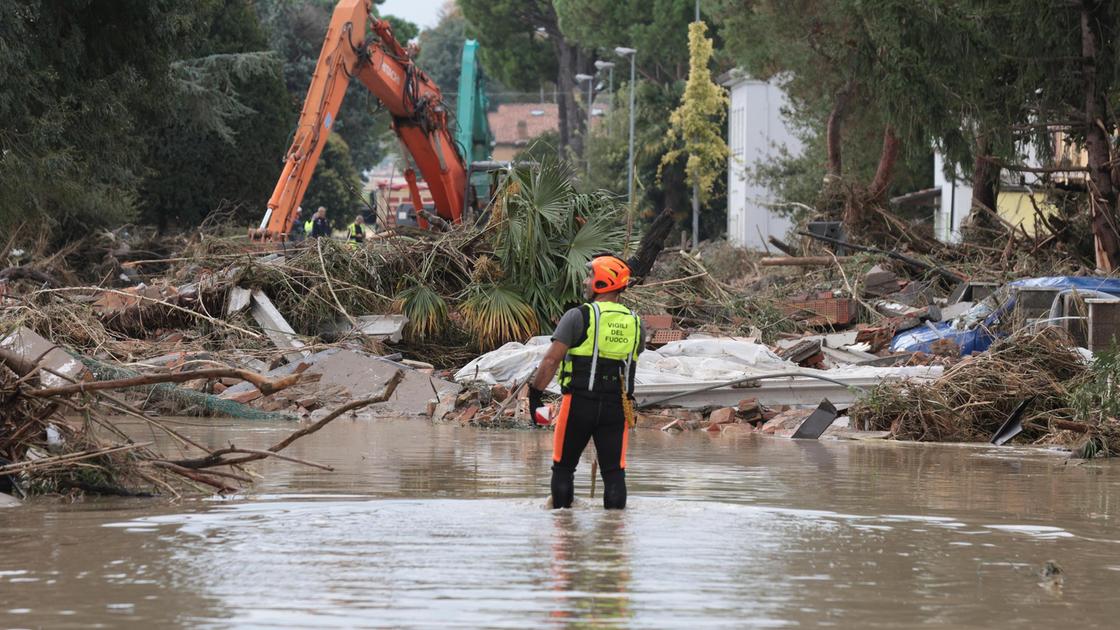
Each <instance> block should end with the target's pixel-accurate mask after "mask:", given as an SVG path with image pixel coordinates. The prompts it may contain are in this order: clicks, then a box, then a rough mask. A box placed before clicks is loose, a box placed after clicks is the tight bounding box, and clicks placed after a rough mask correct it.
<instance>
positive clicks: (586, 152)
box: [576, 72, 595, 179]
mask: <svg viewBox="0 0 1120 630" xmlns="http://www.w3.org/2000/svg"><path fill="white" fill-rule="evenodd" d="M576 81H579V82H583V81H587V125H586V127H585V128H584V130H583V159H584V161H585V162H587V178H588V179H591V100H592V99H593V98H594V96H593V95H592V92H591V91H592V90H594V89H595V77H593V76H591V75H590V74H583V73H582V72H581V73H579V74H577V75H576Z"/></svg>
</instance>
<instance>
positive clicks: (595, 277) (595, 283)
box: [587, 256, 630, 293]
mask: <svg viewBox="0 0 1120 630" xmlns="http://www.w3.org/2000/svg"><path fill="white" fill-rule="evenodd" d="M587 266H588V267H589V268H590V269H591V290H592V291H593V292H595V293H613V292H615V291H621V290H623V289H625V288H626V285H627V283H629V282H630V267H629V266H628V265H627V264H626V263H624V262H622V260H621V259H619V258H616V257H615V256H596V257H595V258H592V259H591V262H589V263H587Z"/></svg>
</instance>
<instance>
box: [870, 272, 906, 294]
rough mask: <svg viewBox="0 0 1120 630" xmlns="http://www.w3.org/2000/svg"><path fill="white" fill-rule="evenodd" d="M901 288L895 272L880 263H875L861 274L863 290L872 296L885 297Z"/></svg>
mask: <svg viewBox="0 0 1120 630" xmlns="http://www.w3.org/2000/svg"><path fill="white" fill-rule="evenodd" d="M901 288H902V283H900V282H899V281H898V276H897V275H895V273H894V272H893V271H891V270H889V269H887V268H885V267H883V266H882V265H875V266H874V267H872V268H871V269H870V270H869V271H868V272H867V273H866V274H864V276H863V291H864V293H865V294H867V295H870V296H874V297H886V296H888V295H891V294H893V293H897V292H898V291H899V290H900V289H901Z"/></svg>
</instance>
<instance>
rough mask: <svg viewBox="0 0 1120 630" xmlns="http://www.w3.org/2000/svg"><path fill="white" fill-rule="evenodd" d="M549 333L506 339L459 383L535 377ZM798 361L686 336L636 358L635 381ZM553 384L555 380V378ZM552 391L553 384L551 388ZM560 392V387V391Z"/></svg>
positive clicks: (785, 367)
mask: <svg viewBox="0 0 1120 630" xmlns="http://www.w3.org/2000/svg"><path fill="white" fill-rule="evenodd" d="M549 343H550V340H549V338H548V337H533V338H532V339H530V340H529V341H528V343H524V344H520V343H516V342H513V343H507V344H505V345H504V346H502V347H501V348H498V349H497V350H494V351H492V352H488V353H486V354H484V355H482V356H480V357H478V358H476V359H475V360H473V361H471V362H470V363H468V364H466V365H465V366H463V368H462V369H460V370H459V371H458V372H456V373H455V380H456V381H457V382H459V383H471V382H479V383H486V384H487V385H495V384H497V383H503V384H507V385H508V384H511V383H520V382H523V381H525V380H526V379H528V378H529V377H530V376H532V374H533V371H534V370H536V369H537V365H538V364H540V362H541V359H542V358H544V354H545V352H546V351H547V350H548V346H549ZM798 369H800V368H798V367H797V365H796V364H794V363H790V362H788V361H783V360H782V359H781V357H779V356H778V355H776V354H774V353H773V352H771V351H770V349H769V348H767V347H766V346H763V345H761V344H757V343H753V342H750V341H745V340H741V339H735V338H720V339H686V340H684V341H674V342H673V343H670V344H666V345H665V346H662V348H661V349H660V350H646V351H644V352H642V354H641V355H640V356H639V357H638V370H637V372H636V373H635V376H634V381H635V384H636V385H643V384H653V383H658V384H662V383H676V382H693V381H708V380H717V381H718V380H727V379H728V376H729V375H730V378H736V377H737V376H742V375H744V374H750V373H764V372H788V371H790V370H798ZM553 385H554V386H555V385H556V383H555V380H554V381H553ZM553 389H554V388H553ZM557 391H558V390H557Z"/></svg>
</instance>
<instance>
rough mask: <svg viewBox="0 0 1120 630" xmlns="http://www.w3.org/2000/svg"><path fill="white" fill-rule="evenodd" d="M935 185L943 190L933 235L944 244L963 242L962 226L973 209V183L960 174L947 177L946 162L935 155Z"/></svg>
mask: <svg viewBox="0 0 1120 630" xmlns="http://www.w3.org/2000/svg"><path fill="white" fill-rule="evenodd" d="M933 185H934V187H935V188H940V189H941V206H940V207H939V208H938V209H937V212H936V213H934V215H933V235H934V237H935V238H936V239H937V240H939V241H941V242H942V243H959V242H961V226H962V225H964V222H965V220H966V219H967V218H968V213H969V212H970V211H971V209H972V182H971V181H970V180H968V179H965V178H964V177H962V176H961V175H960V174H959V173H952V174H950V176H946V175H945V160H944V159H943V158H942V157H941V153H940V152H934V154H933Z"/></svg>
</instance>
